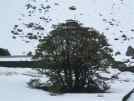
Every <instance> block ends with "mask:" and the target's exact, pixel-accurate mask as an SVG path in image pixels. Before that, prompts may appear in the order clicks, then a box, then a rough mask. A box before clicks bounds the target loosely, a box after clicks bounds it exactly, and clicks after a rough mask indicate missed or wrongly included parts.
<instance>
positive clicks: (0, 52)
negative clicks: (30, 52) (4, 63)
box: [0, 48, 11, 56]
mask: <svg viewBox="0 0 134 101" xmlns="http://www.w3.org/2000/svg"><path fill="white" fill-rule="evenodd" d="M10 55H11V54H10V53H9V51H8V50H7V49H3V48H0V56H10Z"/></svg>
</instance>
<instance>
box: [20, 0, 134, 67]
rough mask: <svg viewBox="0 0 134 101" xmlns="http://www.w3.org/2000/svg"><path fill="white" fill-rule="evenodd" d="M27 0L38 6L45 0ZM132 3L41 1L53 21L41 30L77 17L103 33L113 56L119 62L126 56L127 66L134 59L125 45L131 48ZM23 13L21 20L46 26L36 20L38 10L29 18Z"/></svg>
mask: <svg viewBox="0 0 134 101" xmlns="http://www.w3.org/2000/svg"><path fill="white" fill-rule="evenodd" d="M29 1H31V2H32V3H31V4H32V5H33V6H37V5H40V4H41V2H39V1H44V0H37V2H35V0H29ZM26 3H27V4H28V2H26ZM133 4H134V1H133V0H50V1H49V2H47V3H44V5H50V7H51V8H50V11H49V12H48V13H47V14H45V15H44V14H43V16H45V17H46V16H47V17H50V18H51V19H52V21H51V23H50V24H48V27H47V29H45V32H43V33H47V32H48V31H49V30H50V29H51V27H50V26H51V24H58V23H59V22H63V21H65V20H67V19H74V20H78V21H80V22H81V23H83V24H84V26H89V27H94V28H96V29H97V30H98V31H100V32H102V33H104V34H105V35H106V36H107V39H108V42H109V43H110V45H111V47H112V48H113V50H114V53H113V55H114V57H115V58H116V59H117V60H121V61H127V60H128V59H129V60H130V62H129V65H130V64H131V62H133V61H134V60H133V59H131V57H128V56H126V51H127V48H128V46H132V47H134V44H133V43H134V35H133V33H134V24H133V23H134V21H133V18H134V12H133V8H134V7H133ZM70 7H75V10H70V9H69V8H70ZM40 12H41V11H40ZM25 13H26V12H25ZM25 13H24V15H25ZM41 14H42V13H41ZM24 15H23V17H22V19H21V20H22V21H20V22H21V23H23V22H26V23H27V22H31V21H33V22H39V24H42V25H45V24H44V20H42V19H39V16H40V14H39V13H36V12H34V14H33V15H32V16H30V17H29V16H28V15H27V16H24ZM59 15H60V16H59ZM20 22H19V23H20ZM45 26H46V25H45ZM26 31H27V30H26ZM116 53H120V54H116ZM115 54H116V55H115Z"/></svg>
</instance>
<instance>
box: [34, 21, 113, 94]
mask: <svg viewBox="0 0 134 101" xmlns="http://www.w3.org/2000/svg"><path fill="white" fill-rule="evenodd" d="M108 46H109V44H108V43H107V40H106V38H105V36H104V35H103V34H101V33H99V32H98V31H96V30H95V29H94V28H89V27H84V26H82V24H80V23H78V22H77V21H75V20H67V21H66V22H65V23H60V24H58V25H54V26H53V30H52V31H51V32H50V33H49V34H48V35H47V36H46V37H45V38H44V39H42V40H41V41H40V44H39V45H38V48H37V49H36V55H35V58H37V59H40V60H41V61H42V62H43V64H44V65H43V66H44V69H46V71H45V74H46V75H47V76H48V77H49V83H50V84H49V86H48V87H49V90H50V91H52V92H54V91H55V92H93V91H94V92H96V91H101V90H102V89H101V88H99V85H100V83H99V85H98V82H97V81H96V80H95V79H94V77H97V72H96V71H97V70H99V69H104V68H106V67H108V66H110V65H112V63H113V61H114V59H113V58H112V54H111V53H112V49H110V48H109V47H108ZM97 80H98V81H99V78H97ZM103 86H105V83H104V82H103ZM103 90H104V89H103Z"/></svg>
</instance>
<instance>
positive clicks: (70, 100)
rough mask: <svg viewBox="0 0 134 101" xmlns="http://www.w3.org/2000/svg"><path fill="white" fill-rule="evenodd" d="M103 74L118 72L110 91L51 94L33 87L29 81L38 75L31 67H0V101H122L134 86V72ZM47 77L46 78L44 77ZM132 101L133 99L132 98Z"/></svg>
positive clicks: (38, 76) (111, 70)
mask: <svg viewBox="0 0 134 101" xmlns="http://www.w3.org/2000/svg"><path fill="white" fill-rule="evenodd" d="M108 72H109V73H102V75H103V76H106V77H111V76H112V75H115V74H118V79H113V80H110V81H109V84H110V85H111V89H110V90H109V91H108V93H101V94H99V93H97V94H88V93H86V94H64V95H58V96H51V95H50V94H49V93H48V92H45V91H42V90H37V89H31V88H29V87H28V85H27V82H28V81H29V80H30V79H31V78H33V76H36V78H41V75H38V74H37V72H36V71H34V70H31V69H28V68H27V69H14V68H6V67H0V81H1V82H0V101H81V100H83V101H121V100H122V98H123V96H124V95H126V94H127V93H128V92H129V91H130V90H132V89H133V88H134V84H133V83H134V74H133V73H130V72H122V73H121V72H120V71H118V70H113V69H109V71H108ZM44 79H46V78H44ZM130 101H131V100H130Z"/></svg>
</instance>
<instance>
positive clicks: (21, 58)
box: [0, 56, 32, 61]
mask: <svg viewBox="0 0 134 101" xmlns="http://www.w3.org/2000/svg"><path fill="white" fill-rule="evenodd" d="M0 61H32V57H30V56H0Z"/></svg>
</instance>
